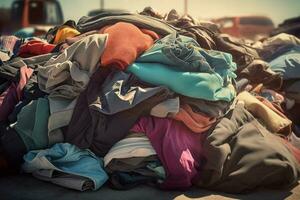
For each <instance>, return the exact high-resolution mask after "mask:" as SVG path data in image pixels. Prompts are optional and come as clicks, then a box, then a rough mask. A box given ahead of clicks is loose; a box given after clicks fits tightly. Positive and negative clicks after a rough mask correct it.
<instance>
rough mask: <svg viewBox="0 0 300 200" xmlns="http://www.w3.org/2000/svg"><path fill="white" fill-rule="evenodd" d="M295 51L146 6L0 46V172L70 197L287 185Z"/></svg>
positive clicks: (294, 143)
mask: <svg viewBox="0 0 300 200" xmlns="http://www.w3.org/2000/svg"><path fill="white" fill-rule="evenodd" d="M299 45H300V40H299V39H298V38H296V37H295V36H292V35H288V34H279V35H276V36H273V37H271V38H266V39H264V40H261V41H258V42H252V43H249V42H245V41H243V40H240V39H236V38H232V37H230V36H228V35H223V34H220V33H219V31H218V29H217V27H216V26H215V25H214V24H212V23H207V22H205V23H204V22H197V21H196V20H194V19H193V18H192V17H190V16H183V17H181V16H179V15H178V14H177V12H176V11H175V10H171V11H170V13H168V14H167V15H165V16H162V15H159V14H157V13H156V12H155V11H154V10H153V9H151V8H149V7H148V8H145V9H144V10H143V12H141V13H140V14H136V13H129V12H122V11H104V12H103V13H101V14H99V15H97V16H93V17H82V18H81V19H80V20H79V21H78V22H77V23H75V22H74V21H67V22H66V23H64V24H62V25H60V26H57V27H54V28H52V29H50V30H49V31H48V33H47V35H46V37H45V38H44V39H39V38H26V39H20V38H17V37H15V36H1V37H0V51H1V53H2V54H1V66H0V83H1V84H0V91H1V95H0V122H1V123H0V137H1V138H0V168H1V170H0V171H1V173H7V172H8V171H10V172H11V173H32V175H33V176H34V177H36V178H38V179H41V180H44V181H48V182H52V183H54V184H58V185H60V186H63V187H67V188H72V189H76V190H80V191H86V190H97V189H99V188H100V187H101V186H102V185H103V184H104V183H106V182H108V184H109V186H110V187H112V188H115V189H120V190H124V189H130V188H133V187H135V186H137V185H139V184H148V185H152V186H154V187H159V188H161V189H165V190H184V189H188V188H190V187H192V186H196V187H199V188H200V189H201V188H208V189H212V190H219V191H224V192H229V193H241V192H248V191H251V190H253V189H255V188H259V187H271V188H280V187H281V188H282V187H291V186H294V185H296V184H297V183H298V180H299V177H300V139H299V138H298V137H300V129H299V125H300V121H299V119H300V116H299V107H300V59H299V58H300V46H299ZM2 55H5V56H2ZM297 111H298V112H297Z"/></svg>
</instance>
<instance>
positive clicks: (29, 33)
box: [14, 27, 34, 38]
mask: <svg viewBox="0 0 300 200" xmlns="http://www.w3.org/2000/svg"><path fill="white" fill-rule="evenodd" d="M14 35H15V36H17V37H19V38H29V37H33V36H34V28H33V27H26V28H22V29H20V30H18V31H17V32H15V33H14Z"/></svg>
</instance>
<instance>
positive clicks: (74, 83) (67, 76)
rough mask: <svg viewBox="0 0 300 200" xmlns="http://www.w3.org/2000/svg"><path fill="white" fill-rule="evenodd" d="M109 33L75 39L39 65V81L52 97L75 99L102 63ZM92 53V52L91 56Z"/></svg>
mask: <svg viewBox="0 0 300 200" xmlns="http://www.w3.org/2000/svg"><path fill="white" fill-rule="evenodd" d="M106 39H107V34H95V35H90V36H87V37H85V38H83V39H82V40H79V41H77V42H75V43H74V44H73V45H71V46H70V47H68V48H67V49H65V50H64V51H63V52H62V53H61V54H59V55H58V56H57V57H56V58H51V59H50V60H49V61H48V62H47V63H46V64H45V65H44V67H43V68H39V73H38V84H39V87H40V89H41V90H42V91H44V92H47V93H49V94H50V95H49V96H50V97H62V98H66V99H74V98H75V97H77V96H78V95H79V94H80V92H82V91H83V90H84V89H85V87H86V86H87V84H88V82H89V80H90V76H91V75H92V74H93V73H94V72H95V70H96V69H97V67H98V66H99V60H100V56H101V55H102V52H103V50H104V48H105V43H106ZM87 55H88V56H87Z"/></svg>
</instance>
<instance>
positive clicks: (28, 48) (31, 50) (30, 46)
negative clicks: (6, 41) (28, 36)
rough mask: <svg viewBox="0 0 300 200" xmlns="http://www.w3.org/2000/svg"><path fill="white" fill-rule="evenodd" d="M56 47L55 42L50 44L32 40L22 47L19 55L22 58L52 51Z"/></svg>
mask: <svg viewBox="0 0 300 200" xmlns="http://www.w3.org/2000/svg"><path fill="white" fill-rule="evenodd" d="M54 48H55V45H54V44H48V43H45V42H42V41H38V40H32V41H29V42H27V43H25V44H23V45H22V46H21V47H20V50H19V54H18V55H19V56H20V57H22V58H25V57H30V56H37V55H41V54H46V53H50V52H51V51H52V50H53V49H54Z"/></svg>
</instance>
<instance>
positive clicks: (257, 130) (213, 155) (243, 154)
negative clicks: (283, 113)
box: [196, 104, 300, 193]
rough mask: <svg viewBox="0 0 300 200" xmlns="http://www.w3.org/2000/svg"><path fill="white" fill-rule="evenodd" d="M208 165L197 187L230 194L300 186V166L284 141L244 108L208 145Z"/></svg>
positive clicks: (222, 125)
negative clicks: (259, 189)
mask: <svg viewBox="0 0 300 200" xmlns="http://www.w3.org/2000/svg"><path fill="white" fill-rule="evenodd" d="M203 149H204V151H205V156H206V163H205V165H204V167H203V169H202V170H201V171H200V173H201V177H199V179H198V181H197V183H196V185H197V186H199V187H201V188H208V189H213V190H219V191H223V192H229V193H243V192H249V191H250V190H253V189H255V188H258V187H268V188H282V187H289V186H291V185H294V184H297V183H298V179H299V175H300V165H299V162H298V161H297V159H296V158H295V157H294V155H293V152H292V151H291V150H290V149H289V148H288V147H287V146H286V145H285V143H284V142H283V141H282V139H281V138H279V137H278V136H276V135H274V134H272V133H271V132H269V131H268V130H267V129H266V128H264V127H263V126H262V125H261V124H260V123H259V122H258V121H257V120H256V119H255V118H254V117H253V116H252V115H251V114H250V113H249V112H248V111H247V110H245V109H244V108H243V105H242V104H238V105H237V106H236V107H235V109H234V110H233V111H232V112H230V113H229V114H228V115H227V116H226V117H224V118H223V119H221V121H220V122H219V123H218V124H217V125H216V127H215V129H214V130H213V131H212V132H211V133H210V134H208V136H207V139H206V140H205V141H204V144H203Z"/></svg>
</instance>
